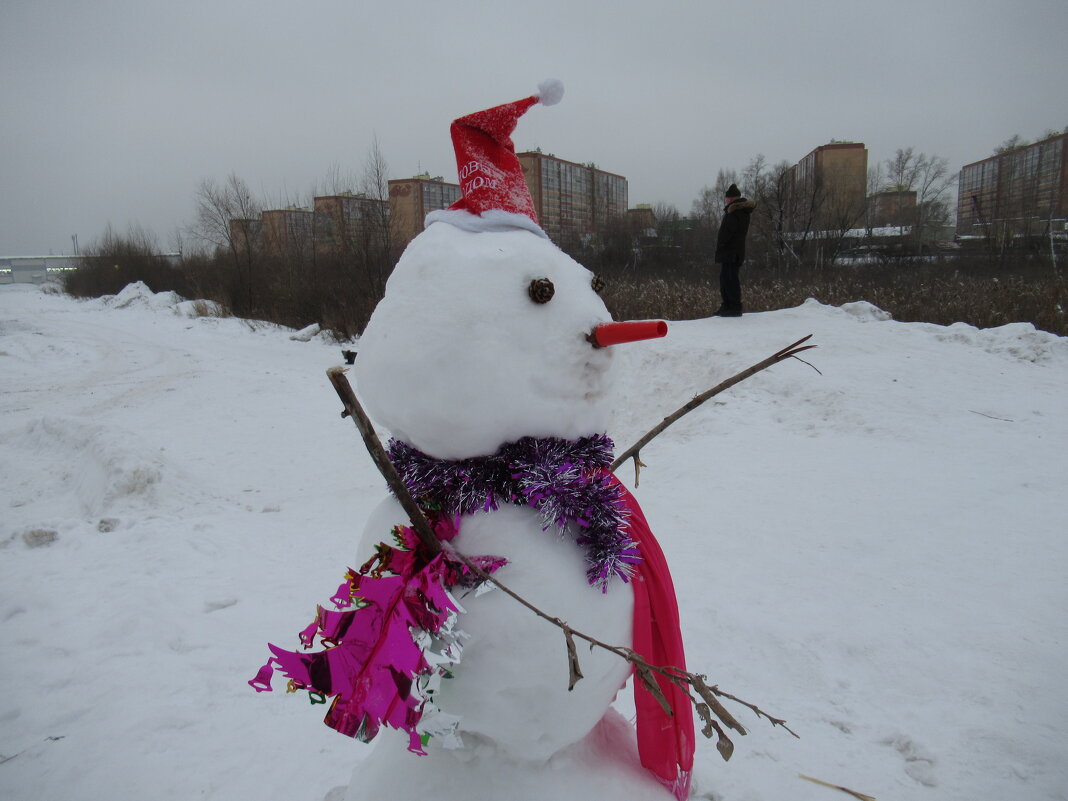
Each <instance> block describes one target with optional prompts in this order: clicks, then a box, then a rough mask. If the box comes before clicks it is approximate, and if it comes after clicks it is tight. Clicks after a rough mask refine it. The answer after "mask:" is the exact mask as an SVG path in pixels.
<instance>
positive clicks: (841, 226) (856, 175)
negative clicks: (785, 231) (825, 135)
mask: <svg viewBox="0 0 1068 801" xmlns="http://www.w3.org/2000/svg"><path fill="white" fill-rule="evenodd" d="M791 184H792V187H791V191H792V195H793V200H794V202H793V204H792V205H793V208H792V214H791V215H790V220H789V223H788V224H789V225H790V227H791V229H792V230H794V231H801V230H808V231H831V230H846V229H850V228H854V227H856V226H857V225H860V224H862V222H863V219H864V209H865V199H866V196H867V188H868V149H867V148H866V147H864V143H863V142H831V143H830V144H827V145H820V146H819V147H817V148H816V149H815V150H813V151H812V152H811V153H809V154H808V155H807V156H805V157H804V158H803V159H801V161H799V162H798V163H797V164H795V165H794V166H793V168H792V169H791Z"/></svg>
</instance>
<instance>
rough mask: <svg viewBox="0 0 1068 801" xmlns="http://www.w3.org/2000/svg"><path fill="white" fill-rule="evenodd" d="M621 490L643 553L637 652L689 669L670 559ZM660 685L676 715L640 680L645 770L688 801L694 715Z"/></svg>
mask: <svg viewBox="0 0 1068 801" xmlns="http://www.w3.org/2000/svg"><path fill="white" fill-rule="evenodd" d="M617 481H618V479H617ZM619 487H620V490H621V491H622V496H623V501H624V503H625V504H626V508H627V510H628V512H629V513H630V518H629V520H628V521H627V522H628V527H629V534H630V536H631V538H632V539H633V540H634V541H635V542H636V543H637V544H638V548H639V549H640V551H641V554H642V561H641V562H640V563H639V564H638V574H637V576H636V577H635V579H634V580H633V581H632V582H631V586H632V587H633V588H634V650H635V651H636V652H637V653H638V654H640V655H641V656H642V657H643V658H644V659H645V660H646V661H647V662H649V664H651V665H657V666H672V667H677V668H679V669H680V670H685V669H686V656H685V653H684V651H683V645H682V631H681V629H680V626H679V605H678V600H677V599H676V597H675V586H674V584H673V583H672V581H671V572H670V571H669V570H668V565H667V560H666V559H665V558H664V552H663V551H662V550H661V549H660V544H659V543H658V542H657V541H656V537H654V536H653V532H652V530H651V529H650V528H649V523H648V522H647V521H646V519H645V515H644V514H643V513H642V510H641V507H640V506H639V505H638V501H637V500H635V498H634V496H633V495H631V494H630V492H629V491H628V490H627V488H626V487H625V486H623V485H622V484H620V485H619ZM656 681H657V684H659V686H660V691H661V692H662V693H663V694H664V697H665V698H666V699H667V701H668V705H669V706H670V707H671V715H666V714H664V710H663V709H661V707H660V704H659V703H658V702H657V700H656V698H654V697H653V695H652V693H650V692H649V691H648V690H647V689H646V688H645V686H644V685H643V684H642V683H641V681H639V680H638V679H637V678H635V679H634V705H635V708H636V710H637V713H638V726H637V728H638V756H639V757H640V758H641V763H642V767H644V768H646V769H647V770H649V771H650V772H651V773H652V774H653V775H654V776H655V777H656V778H657V780H658V781H659V782H660V783H661V784H663V785H664V786H665V787H667V788H668V789H670V790H671V792H672V793H674V794H675V797H676V798H677V799H679V801H683V799H685V798H686V797H687V796H689V794H690V779H691V776H692V773H693V754H694V747H695V743H694V725H693V710H692V708H691V707H690V699H689V698H688V697H687V694H686V692H685V691H683V690H682V689H681V688H679V687H677V686H675V685H674V684H672V683H671V682H670V681H668V679H667V678H665V677H662V676H657V677H656Z"/></svg>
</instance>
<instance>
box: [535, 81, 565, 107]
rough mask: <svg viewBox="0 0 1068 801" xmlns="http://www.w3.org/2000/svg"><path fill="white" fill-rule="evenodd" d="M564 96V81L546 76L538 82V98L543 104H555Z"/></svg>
mask: <svg viewBox="0 0 1068 801" xmlns="http://www.w3.org/2000/svg"><path fill="white" fill-rule="evenodd" d="M563 97H564V83H563V81H559V80H557V79H556V78H548V79H547V80H544V81H542V82H541V83H539V84H538V100H540V101H541V104H542V105H543V106H555V105H556V104H557V103H559V102H560V101H561V100H562V99H563Z"/></svg>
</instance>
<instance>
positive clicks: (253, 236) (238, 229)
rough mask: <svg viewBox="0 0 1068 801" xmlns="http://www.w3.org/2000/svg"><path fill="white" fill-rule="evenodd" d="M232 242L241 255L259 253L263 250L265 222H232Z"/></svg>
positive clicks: (257, 220) (242, 220) (256, 220)
mask: <svg viewBox="0 0 1068 801" xmlns="http://www.w3.org/2000/svg"><path fill="white" fill-rule="evenodd" d="M230 242H231V243H233V248H234V250H235V251H237V252H238V253H240V254H248V253H257V252H259V251H260V250H261V249H262V248H263V220H261V219H253V220H246V219H236V220H230Z"/></svg>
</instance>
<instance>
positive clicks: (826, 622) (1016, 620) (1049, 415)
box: [0, 285, 1068, 801]
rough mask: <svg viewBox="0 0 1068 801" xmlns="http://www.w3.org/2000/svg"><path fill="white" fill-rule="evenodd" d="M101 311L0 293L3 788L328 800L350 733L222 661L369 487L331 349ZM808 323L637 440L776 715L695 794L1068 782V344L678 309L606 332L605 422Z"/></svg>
mask: <svg viewBox="0 0 1068 801" xmlns="http://www.w3.org/2000/svg"><path fill="white" fill-rule="evenodd" d="M120 298H121V299H113V300H111V301H104V300H98V301H90V302H77V301H74V300H72V299H69V298H66V297H63V296H61V295H55V294H46V293H44V292H42V291H40V290H39V289H38V288H36V287H31V286H21V285H10V286H3V287H0V510H2V512H0V684H2V686H3V688H4V689H3V693H2V695H0V798H3V799H10V800H11V801H80V800H81V799H85V800H86V801H89V800H90V799H92V800H93V801H96V800H97V799H112V800H114V801H125V799H130V801H135V800H136V801H142V800H143V799H152V801H164V800H165V799H181V801H189V799H192V798H207V799H218V800H219V801H252V800H253V799H255V800H256V801H268V800H269V799H285V801H295V799H304V800H305V801H320V799H323V798H324V797H325V796H326V795H327V794H328V792H329V791H330V790H331V789H332V788H335V787H338V786H341V785H345V784H347V783H348V781H349V778H350V775H351V773H352V770H353V768H354V767H355V766H356V765H357V764H358V763H359V762H360V760H361V759H363V758H364V757H365V756H366V755H367V753H368V750H369V749H368V747H367V746H364V745H362V744H360V743H357V742H354V741H352V740H349V739H347V738H345V737H342V736H341V735H339V734H337V733H336V732H334V731H332V730H330V729H328V728H327V727H325V726H324V725H322V723H321V710H322V708H321V707H316V708H315V709H309V708H308V705H307V702H306V700H305V696H303V695H300V696H296V695H293V696H287V695H285V694H283V693H278V692H276V693H273V694H271V695H257V694H256V693H254V692H253V691H252V690H251V689H250V688H249V687H248V685H247V684H246V681H247V680H248V679H249V678H251V676H252V675H253V673H254V672H255V670H256V668H257V667H258V666H259V665H261V664H262V663H263V661H264V658H265V657H266V646H265V643H266V642H267V641H268V640H271V641H273V642H278V643H280V644H284V645H289V646H291V647H292V646H295V645H296V632H297V631H299V630H300V629H301V628H303V627H304V626H305V625H306V624H307V622H308V619H309V617H310V614H311V612H312V611H314V605H315V603H317V602H318V601H320V600H321V599H323V598H326V597H329V595H330V594H331V593H332V592H333V590H334V589H335V588H336V587H337V585H338V583H339V581H340V578H341V576H342V574H343V572H344V570H345V568H346V567H347V566H349V565H350V564H352V563H353V561H354V559H355V558H356V554H355V553H354V547H355V545H354V543H355V542H356V540H357V539H358V538H359V535H360V532H361V529H362V527H363V523H364V519H365V517H366V516H367V514H368V513H369V511H370V510H371V508H372V507H373V505H374V504H376V503H377V502H378V501H379V500H380V499H381V498H382V497H383V495H384V492H385V490H384V485H383V482H382V480H381V478H380V477H379V476H378V474H377V472H376V471H375V469H374V467H373V466H372V464H371V462H370V459H369V457H368V456H367V455H366V453H365V451H364V449H363V446H362V444H361V443H360V441H359V437H358V435H357V433H356V431H355V429H354V428H353V426H352V425H351V423H350V422H348V421H346V420H342V419H341V418H340V417H339V411H340V404H339V402H338V400H337V397H336V395H335V394H334V391H333V389H332V388H331V387H330V385H329V383H328V382H327V380H326V377H325V374H324V371H325V370H326V368H328V367H330V366H333V365H336V364H338V363H340V362H341V355H340V348H339V347H338V346H337V345H334V344H331V343H329V342H327V341H325V340H324V339H323V338H322V337H314V338H312V339H311V340H310V341H308V342H301V341H294V340H292V339H290V336H291V335H292V334H293V332H292V331H289V330H286V329H281V328H277V327H274V326H268V325H263V324H249V323H246V322H243V321H240V320H236V319H218V318H213V317H200V318H197V317H190V316H186V315H187V314H188V313H190V312H191V311H192V310H191V307H190V305H189V304H184V305H180V306H179V305H177V300H178V299H177V298H175V297H173V296H167V295H157V296H152V295H151V294H150V293H146V292H143V291H137V290H136V289H129V288H128V290H127V291H126V292H125V293H124V294H123V295H122V296H120ZM178 312H184V314H182V313H178ZM806 334H813V335H814V336H813V342H815V343H816V344H817V345H819V347H818V349H816V350H813V351H809V352H808V353H806V354H804V355H803V358H805V359H806V361H807V362H809V363H810V364H805V363H802V362H801V361H798V360H791V361H789V362H786V363H783V364H780V365H778V366H776V367H773V368H771V369H770V370H768V371H766V372H763V373H761V374H759V375H758V376H756V377H754V378H751V379H749V380H748V381H746V382H744V383H743V384H741V385H739V386H738V387H736V388H734V389H732V390H730V391H728V392H727V393H724V394H723V395H720V396H718V397H717V398H715V399H714V400H713V401H710V402H709V403H707V404H705V405H704V406H702V407H701V408H700V409H698V410H697V411H696V412H694V413H693V414H691V415H689V416H687V417H685V418H683V419H682V420H681V421H680V422H679V423H677V424H676V425H675V426H674V427H672V428H670V429H669V430H668V431H667V432H666V433H664V434H662V435H661V436H660V437H659V438H657V439H656V440H655V441H654V442H653V443H651V444H650V445H649V446H648V447H647V448H646V449H645V450H644V451H643V453H642V458H643V460H644V461H645V462H646V463H647V464H648V467H647V468H645V469H644V470H643V471H642V475H641V484H640V486H639V487H638V488H637V490H636V495H637V496H638V498H639V500H640V501H641V504H642V506H643V508H644V509H645V512H646V514H647V516H648V518H649V520H650V522H651V523H652V526H653V528H654V530H655V531H656V532H657V534H658V536H659V538H660V540H661V543H662V545H663V546H664V549H665V552H666V554H667V556H668V559H669V561H670V563H671V565H672V569H673V571H674V573H675V580H676V586H677V589H678V592H679V596H680V602H681V605H682V616H683V621H682V622H683V630H684V633H685V635H686V638H687V649H688V656H689V662H690V667H691V669H695V670H699V671H701V672H705V673H707V674H708V675H709V677H710V679H711V680H712V681H714V682H716V683H718V684H719V685H720V687H721V688H722V689H724V690H726V691H728V692H731V693H734V694H736V695H738V696H740V697H742V698H745V699H746V700H748V701H751V702H753V703H756V704H758V705H759V706H760V707H762V708H763V709H765V710H766V711H768V712H769V713H771V714H774V715H777V716H780V717H783V718H786V719H787V721H788V723H789V725H790V726H791V728H793V730H794V731H796V732H798V733H799V734H800V735H801V739H799V740H797V739H794V738H793V737H791V736H790V735H789V734H788V733H786V732H784V731H783V730H782V729H773V728H772V727H770V726H769V725H767V724H766V722H764V721H760V720H757V719H756V718H755V717H754V716H753V715H752V714H751V713H750V712H749V711H748V710H746V709H744V708H741V707H736V708H735V712H736V714H737V715H738V716H739V718H740V719H741V720H742V722H743V723H748V724H749V729H750V734H749V735H748V736H747V737H736V738H735V740H736V745H737V750H736V752H735V756H734V758H733V759H732V760H731V762H729V763H724V762H722V761H721V760H720V758H719V756H718V754H717V753H716V751H715V748H714V747H713V745H712V743H711V742H708V741H704V740H702V741H701V742H700V743H699V744H698V757H697V767H696V777H697V788H696V792H697V794H698V796H700V797H706V798H713V799H722V801H782V800H783V799H791V800H792V801H805V799H834V798H845V797H847V796H844V795H842V794H840V793H838V792H837V791H835V790H832V789H828V788H825V787H821V786H818V785H816V784H812V783H809V782H806V781H803V780H801V779H799V778H798V774H799V773H803V774H806V775H809V776H814V777H817V778H819V779H822V780H824V781H827V782H832V783H834V784H839V785H845V786H847V787H850V788H852V789H854V790H857V791H859V792H863V793H867V794H869V795H872V796H874V797H876V798H877V799H880V801H884V799H932V800H934V799H939V801H941V800H942V799H945V801H951V800H952V801H957V800H958V799H967V800H968V801H982V800H983V799H991V800H992V801H993V800H995V799H996V800H997V801H1005V799H1029V800H1030V799H1034V800H1036V801H1038V800H1039V799H1065V798H1068V765H1066V761H1065V758H1064V757H1065V754H1066V753H1068V689H1066V684H1065V675H1066V668H1065V666H1066V664H1068V614H1066V611H1068V528H1066V524H1065V519H1066V507H1068V504H1066V497H1068V496H1066V492H1065V482H1064V477H1063V475H1064V474H1063V473H1061V472H1060V471H1061V470H1062V469H1064V460H1065V452H1066V446H1068V419H1066V414H1065V410H1066V401H1065V398H1068V340H1065V339H1063V338H1058V337H1054V336H1052V335H1048V334H1045V333H1042V332H1036V331H1035V330H1034V329H1033V328H1032V327H1031V326H1029V325H1011V326H1005V327H1003V328H999V329H993V330H985V331H980V330H976V329H974V328H971V327H968V326H965V325H959V324H958V325H954V326H950V327H941V326H934V325H926V324H918V323H910V324H902V323H896V322H893V321H891V320H888V319H886V315H884V314H883V313H882V312H880V311H879V310H877V309H875V308H874V307H871V306H869V305H867V304H851V305H849V306H846V307H843V308H831V307H827V306H822V305H820V304H818V303H815V302H814V301H809V302H808V303H806V304H804V305H803V306H800V307H798V308H794V309H784V310H781V311H776V312H769V313H764V314H752V315H746V316H745V317H743V318H740V319H733V320H732V319H721V318H714V319H708V320H697V321H690V322H679V323H672V325H671V331H670V333H669V335H668V337H667V338H666V339H662V340H654V341H650V342H641V343H635V344H632V345H626V346H620V349H619V358H618V361H619V372H620V378H619V400H618V404H617V409H618V413H617V417H616V423H615V426H614V428H613V430H612V431H610V432H609V433H610V434H611V435H612V436H613V437H614V438H615V439H616V442H617V445H618V446H619V448H620V449H622V448H623V447H625V446H626V445H629V444H630V442H632V441H633V440H634V439H636V438H637V436H639V435H640V434H642V433H644V431H645V430H646V429H648V428H650V427H651V426H652V425H654V424H655V423H657V422H659V421H660V419H661V418H662V417H663V416H664V415H665V414H667V413H669V412H671V411H673V410H674V409H675V408H677V407H678V406H680V405H681V404H682V403H684V402H685V401H686V400H688V399H689V398H690V397H692V395H693V394H695V393H697V392H700V391H703V390H705V389H707V388H709V387H711V386H713V385H714V384H716V383H718V382H719V381H721V380H722V379H724V378H726V377H727V376H729V375H732V374H734V373H736V372H738V371H739V370H741V369H743V368H745V367H747V366H749V365H750V364H752V363H754V362H757V361H759V360H760V359H763V358H764V357H766V356H768V355H770V354H771V353H773V352H774V351H776V350H778V349H780V348H782V347H783V346H785V345H788V344H789V343H791V342H793V341H794V340H796V339H799V338H800V337H802V336H804V335H806ZM810 365H811V366H810ZM813 368H818V372H817V370H816V369H813ZM620 473H621V476H622V477H623V478H624V479H625V480H626V481H627V483H628V484H632V483H633V473H632V471H631V469H630V467H629V466H627V467H625V468H622V469H621V470H620ZM560 653H561V667H560V676H561V681H564V680H565V679H566V665H565V664H564V649H563V646H562V645H561V651H560ZM624 708H625V707H624ZM412 758H413V759H416V758H417V757H414V756H413V757H412ZM547 781H548V779H547ZM547 786H548V787H549V789H550V792H548V793H547V795H546V797H547V798H550V797H551V796H552V793H551V785H547ZM451 791H452V794H448V793H446V794H444V795H443V796H442V798H457V799H459V798H463V797H464V788H462V787H453V788H451Z"/></svg>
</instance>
